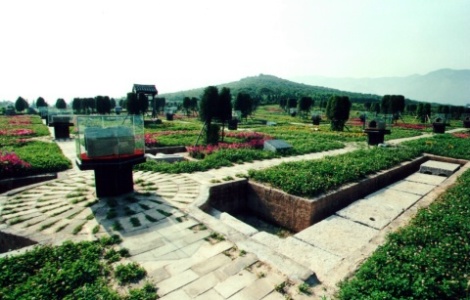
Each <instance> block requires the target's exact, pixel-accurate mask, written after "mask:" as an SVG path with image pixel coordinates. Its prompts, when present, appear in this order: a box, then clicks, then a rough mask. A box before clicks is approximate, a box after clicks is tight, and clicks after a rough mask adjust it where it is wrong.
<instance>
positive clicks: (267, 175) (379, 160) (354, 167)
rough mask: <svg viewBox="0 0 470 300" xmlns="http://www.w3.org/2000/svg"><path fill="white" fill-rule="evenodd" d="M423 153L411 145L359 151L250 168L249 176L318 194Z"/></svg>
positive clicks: (301, 193) (292, 190)
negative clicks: (262, 167)
mask: <svg viewBox="0 0 470 300" xmlns="http://www.w3.org/2000/svg"><path fill="white" fill-rule="evenodd" d="M420 154H421V151H419V149H411V148H397V149H386V148H384V149H383V148H374V149H370V150H358V151H354V152H350V153H347V154H343V155H338V156H332V157H326V158H324V159H320V160H311V161H299V162H291V163H283V164H281V165H278V166H276V167H272V168H269V169H265V170H258V171H257V170H250V172H249V176H250V179H251V180H254V181H257V182H261V183H265V184H268V185H270V186H273V187H275V188H278V189H281V190H283V191H284V192H286V193H289V194H292V195H296V196H302V197H315V196H317V195H319V194H321V193H324V192H327V191H330V190H333V189H336V188H338V187H340V186H341V185H344V184H346V183H349V182H354V181H357V180H360V179H362V178H365V176H367V175H369V174H373V173H375V172H378V171H380V170H385V169H388V168H390V167H392V166H395V165H397V164H399V163H401V162H403V161H406V160H411V159H413V158H415V157H417V156H419V155H420Z"/></svg>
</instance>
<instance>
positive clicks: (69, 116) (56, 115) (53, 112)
mask: <svg viewBox="0 0 470 300" xmlns="http://www.w3.org/2000/svg"><path fill="white" fill-rule="evenodd" d="M73 117H74V116H73V110H71V109H57V108H52V107H50V108H48V109H47V123H48V125H49V126H51V127H52V126H54V124H56V123H72V124H73Z"/></svg>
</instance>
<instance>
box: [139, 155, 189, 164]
mask: <svg viewBox="0 0 470 300" xmlns="http://www.w3.org/2000/svg"><path fill="white" fill-rule="evenodd" d="M145 158H147V160H149V159H150V160H155V161H166V162H168V163H173V162H177V161H183V160H184V157H183V156H181V155H179V154H163V153H157V155H153V154H150V153H146V154H145Z"/></svg>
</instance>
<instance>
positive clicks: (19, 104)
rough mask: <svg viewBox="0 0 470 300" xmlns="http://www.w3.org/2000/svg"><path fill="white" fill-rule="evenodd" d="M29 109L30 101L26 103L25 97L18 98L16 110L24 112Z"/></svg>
mask: <svg viewBox="0 0 470 300" xmlns="http://www.w3.org/2000/svg"><path fill="white" fill-rule="evenodd" d="M28 107H29V103H28V101H26V100H25V99H24V98H23V97H21V96H20V97H18V99H16V102H15V109H16V110H17V111H23V110H25V109H27V108H28Z"/></svg>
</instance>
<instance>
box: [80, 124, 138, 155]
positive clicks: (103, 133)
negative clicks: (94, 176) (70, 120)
mask: <svg viewBox="0 0 470 300" xmlns="http://www.w3.org/2000/svg"><path fill="white" fill-rule="evenodd" d="M76 149H77V150H76V153H77V158H78V159H79V160H81V161H87V160H113V159H121V158H128V157H134V156H143V155H144V152H145V140H144V122H143V118H142V116H133V115H128V116H124V115H123V116H78V117H77V138H76Z"/></svg>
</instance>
